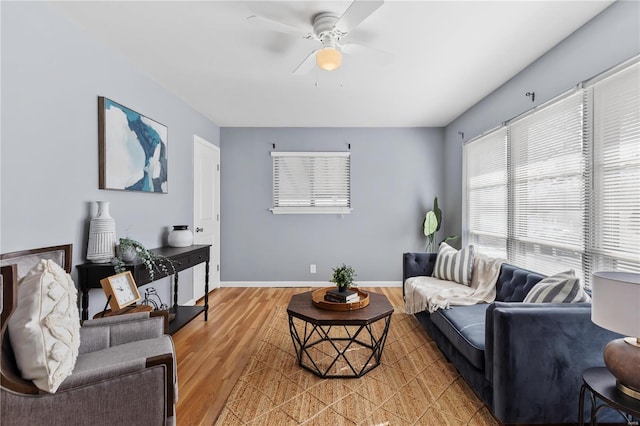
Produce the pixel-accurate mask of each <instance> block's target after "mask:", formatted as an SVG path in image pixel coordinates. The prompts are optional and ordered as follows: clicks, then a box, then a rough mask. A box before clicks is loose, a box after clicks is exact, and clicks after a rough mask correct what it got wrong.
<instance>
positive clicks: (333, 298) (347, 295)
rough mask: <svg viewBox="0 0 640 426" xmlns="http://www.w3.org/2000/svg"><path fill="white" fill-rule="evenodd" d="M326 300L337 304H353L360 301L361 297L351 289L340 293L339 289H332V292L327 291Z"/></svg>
mask: <svg viewBox="0 0 640 426" xmlns="http://www.w3.org/2000/svg"><path fill="white" fill-rule="evenodd" d="M324 300H326V301H327V302H336V303H353V302H359V301H360V295H359V294H358V292H357V291H353V290H349V289H347V290H345V291H338V289H337V288H332V289H331V290H327V292H326V293H325V295H324Z"/></svg>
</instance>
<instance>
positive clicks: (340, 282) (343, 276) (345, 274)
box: [330, 263, 357, 291]
mask: <svg viewBox="0 0 640 426" xmlns="http://www.w3.org/2000/svg"><path fill="white" fill-rule="evenodd" d="M356 275H357V274H356V271H355V269H353V268H352V267H351V266H349V265H345V264H344V263H343V264H342V266H338V267H337V268H333V278H331V280H330V281H331V282H332V283H335V284H336V286H337V287H338V291H346V290H347V289H348V288H350V287H351V285H352V284H353V277H355V276H356Z"/></svg>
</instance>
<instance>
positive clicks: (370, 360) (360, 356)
mask: <svg viewBox="0 0 640 426" xmlns="http://www.w3.org/2000/svg"><path fill="white" fill-rule="evenodd" d="M382 322H384V324H381V323H382ZM390 323H391V315H388V316H386V317H384V318H381V319H380V320H378V321H376V322H373V323H370V324H365V325H317V324H312V323H309V322H306V321H303V320H300V319H298V318H295V317H293V316H291V315H289V331H290V333H291V339H292V341H293V346H294V348H295V351H296V356H297V360H298V365H300V366H301V367H302V368H304V369H306V370H308V371H310V372H312V373H314V374H316V375H318V376H320V377H322V378H357V377H362V376H363V375H364V374H366V373H368V372H369V371H371V370H372V369H374V368H376V367H377V366H378V365H380V358H381V357H382V350H383V349H384V344H385V342H386V339H387V333H388V331H389V324H390Z"/></svg>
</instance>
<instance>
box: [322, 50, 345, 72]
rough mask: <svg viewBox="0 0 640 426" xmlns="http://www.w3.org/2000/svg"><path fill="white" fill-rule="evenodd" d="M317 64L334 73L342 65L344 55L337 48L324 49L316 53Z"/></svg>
mask: <svg viewBox="0 0 640 426" xmlns="http://www.w3.org/2000/svg"><path fill="white" fill-rule="evenodd" d="M316 64H318V66H319V67H320V68H321V69H323V70H325V71H333V70H335V69H337V68H339V67H340V65H341V64H342V53H341V52H340V51H339V50H338V49H336V48H335V47H324V48H322V49H320V50H318V52H317V53H316Z"/></svg>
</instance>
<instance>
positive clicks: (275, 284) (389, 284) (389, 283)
mask: <svg viewBox="0 0 640 426" xmlns="http://www.w3.org/2000/svg"><path fill="white" fill-rule="evenodd" d="M355 284H356V285H357V286H358V287H363V288H365V287H402V281H357V282H356V283H355ZM334 285H335V284H334V283H332V282H330V281H220V287H267V288H273V287H331V286H334Z"/></svg>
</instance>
